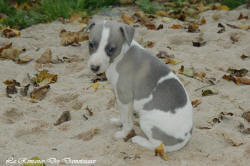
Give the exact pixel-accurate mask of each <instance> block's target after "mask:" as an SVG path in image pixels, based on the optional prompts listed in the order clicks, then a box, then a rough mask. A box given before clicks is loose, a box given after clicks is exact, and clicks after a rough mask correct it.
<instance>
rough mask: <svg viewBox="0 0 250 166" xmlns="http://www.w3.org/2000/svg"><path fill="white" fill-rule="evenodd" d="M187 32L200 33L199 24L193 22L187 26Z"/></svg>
mask: <svg viewBox="0 0 250 166" xmlns="http://www.w3.org/2000/svg"><path fill="white" fill-rule="evenodd" d="M188 32H192V33H194V32H200V29H199V24H198V23H196V22H193V23H191V24H189V25H188Z"/></svg>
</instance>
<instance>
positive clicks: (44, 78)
mask: <svg viewBox="0 0 250 166" xmlns="http://www.w3.org/2000/svg"><path fill="white" fill-rule="evenodd" d="M31 80H32V81H33V82H34V83H35V84H39V85H46V84H51V83H55V82H56V81H57V75H56V74H50V73H49V72H48V70H42V71H40V72H39V74H38V75H37V76H36V77H33V78H31Z"/></svg>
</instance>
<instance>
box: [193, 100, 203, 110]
mask: <svg viewBox="0 0 250 166" xmlns="http://www.w3.org/2000/svg"><path fill="white" fill-rule="evenodd" d="M199 104H201V101H200V100H193V101H192V106H193V107H194V108H195V107H197V106H198V105H199Z"/></svg>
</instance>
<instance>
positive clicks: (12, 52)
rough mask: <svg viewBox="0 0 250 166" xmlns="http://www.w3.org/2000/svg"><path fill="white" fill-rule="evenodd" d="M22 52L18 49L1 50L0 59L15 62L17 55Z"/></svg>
mask: <svg viewBox="0 0 250 166" xmlns="http://www.w3.org/2000/svg"><path fill="white" fill-rule="evenodd" d="M24 51H25V49H19V48H7V49H3V50H2V53H1V54H0V58H3V59H10V60H13V61H15V62H16V61H17V60H18V58H19V55H20V54H21V53H22V52H24Z"/></svg>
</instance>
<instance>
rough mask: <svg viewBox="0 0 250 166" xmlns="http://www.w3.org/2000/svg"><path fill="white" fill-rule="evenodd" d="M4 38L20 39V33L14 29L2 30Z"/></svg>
mask: <svg viewBox="0 0 250 166" xmlns="http://www.w3.org/2000/svg"><path fill="white" fill-rule="evenodd" d="M3 35H4V37H7V38H11V37H20V35H21V33H20V31H18V30H16V29H11V28H6V29H4V30H3Z"/></svg>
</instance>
